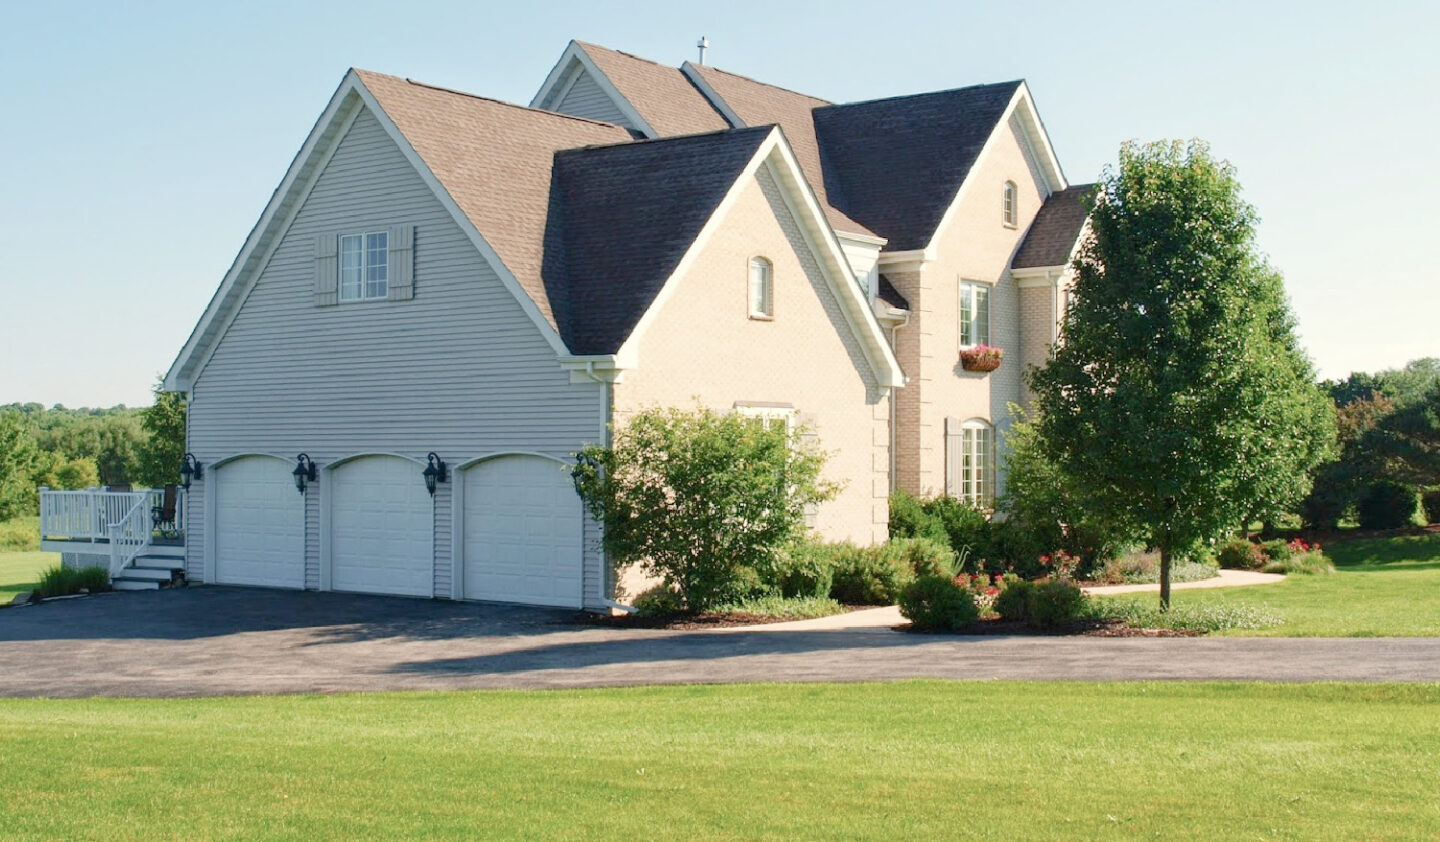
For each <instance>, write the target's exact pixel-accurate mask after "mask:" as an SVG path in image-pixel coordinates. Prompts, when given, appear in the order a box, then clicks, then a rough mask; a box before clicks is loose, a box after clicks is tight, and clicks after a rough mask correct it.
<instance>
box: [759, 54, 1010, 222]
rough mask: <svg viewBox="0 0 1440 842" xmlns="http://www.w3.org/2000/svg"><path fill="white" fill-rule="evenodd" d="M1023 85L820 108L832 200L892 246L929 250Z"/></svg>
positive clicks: (817, 123) (820, 134)
mask: <svg viewBox="0 0 1440 842" xmlns="http://www.w3.org/2000/svg"><path fill="white" fill-rule="evenodd" d="M1021 84H1023V83H1022V82H1019V81H1016V82H1002V83H999V84H993V85H975V86H973V87H969V88H959V89H956V90H951V91H936V92H934V93H928V94H918V95H915V96H902V97H893V98H890V99H878V100H871V101H869V102H857V103H852V104H849V105H831V106H826V107H821V108H816V109H815V112H814V121H815V132H816V136H817V137H818V139H819V146H820V149H821V155H822V159H823V161H824V165H825V176H826V188H827V193H828V195H829V198H830V201H831V202H833V203H835V204H836V205H837V206H838V207H839V208H840V209H841V210H842V211H844V212H845V213H847V214H849V216H850V217H851V218H853V219H856V220H859V221H860V222H861V223H863V224H864V225H866V226H867V227H869V228H870V229H871V230H873V231H875V232H876V233H877V234H879V235H880V236H882V237H885V238H886V239H887V240H888V241H889V242H888V243H887V245H886V249H888V250H891V251H908V250H910V249H921V248H925V247H926V246H927V245H929V244H930V239H931V237H933V236H934V235H935V230H936V229H937V228H938V227H939V225H940V220H941V218H942V217H943V216H944V215H945V211H946V210H947V209H948V208H949V207H950V205H951V204H952V203H953V202H954V201H955V196H956V194H957V193H958V192H959V190H960V185H961V184H963V183H964V181H965V177H966V176H967V175H968V174H969V172H970V168H971V166H973V165H974V163H975V160H976V158H978V157H979V155H980V150H981V149H982V148H983V147H984V146H985V141H986V140H988V139H989V138H990V135H991V133H992V132H993V131H994V130H995V126H996V124H997V123H998V122H999V121H1000V118H1001V117H1002V116H1004V114H1005V109H1006V108H1007V107H1008V106H1009V104H1010V101H1011V99H1013V98H1014V96H1015V92H1016V90H1018V89H1019V87H1020V85H1021ZM787 134H788V132H787Z"/></svg>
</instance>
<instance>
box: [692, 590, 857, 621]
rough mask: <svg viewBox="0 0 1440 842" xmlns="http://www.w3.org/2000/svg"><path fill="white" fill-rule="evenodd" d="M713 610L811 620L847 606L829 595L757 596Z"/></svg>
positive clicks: (841, 611)
mask: <svg viewBox="0 0 1440 842" xmlns="http://www.w3.org/2000/svg"><path fill="white" fill-rule="evenodd" d="M713 610H715V611H717V612H719V613H722V614H750V615H752V616H756V617H768V618H770V619H772V620H777V621H778V620H811V619H814V618H816V617H829V616H831V615H832V614H841V613H843V612H844V611H845V606H843V605H841V604H840V603H838V602H836V601H835V600H833V599H831V598H829V597H814V596H802V597H783V596H774V595H771V596H757V597H751V598H750V599H742V600H739V601H737V602H728V603H725V604H723V605H717V606H716V607H715V608H714V609H713Z"/></svg>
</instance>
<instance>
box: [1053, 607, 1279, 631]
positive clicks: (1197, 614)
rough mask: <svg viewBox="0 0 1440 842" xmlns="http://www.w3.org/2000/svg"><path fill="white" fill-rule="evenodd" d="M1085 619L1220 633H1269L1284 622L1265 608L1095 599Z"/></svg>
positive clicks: (1138, 626) (1083, 614)
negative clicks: (1234, 631) (1257, 631)
mask: <svg viewBox="0 0 1440 842" xmlns="http://www.w3.org/2000/svg"><path fill="white" fill-rule="evenodd" d="M1081 616H1082V617H1086V618H1089V619H1095V620H1120V621H1122V622H1124V623H1125V625H1127V626H1130V627H1131V628H1136V629H1175V630H1177V631H1196V632H1217V631H1226V630H1228V629H1266V628H1270V627H1272V626H1278V625H1280V623H1282V622H1284V621H1283V620H1282V619H1281V618H1280V617H1279V616H1277V615H1275V614H1272V613H1271V612H1269V611H1267V610H1265V609H1263V608H1255V607H1252V606H1249V605H1241V604H1227V603H1212V604H1205V603H1188V602H1181V603H1174V604H1172V605H1171V607H1170V609H1169V610H1168V611H1167V610H1164V609H1162V608H1160V607H1159V606H1158V605H1156V604H1155V603H1153V602H1150V601H1149V600H1146V601H1144V602H1141V601H1137V600H1133V599H1092V600H1090V601H1089V602H1087V603H1086V604H1085V607H1084V609H1083V610H1082V611H1081Z"/></svg>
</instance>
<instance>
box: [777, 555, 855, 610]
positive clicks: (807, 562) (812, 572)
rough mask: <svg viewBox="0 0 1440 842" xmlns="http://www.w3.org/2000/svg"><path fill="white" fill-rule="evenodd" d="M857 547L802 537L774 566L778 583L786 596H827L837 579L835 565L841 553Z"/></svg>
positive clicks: (781, 592) (781, 593)
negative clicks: (808, 539) (804, 539)
mask: <svg viewBox="0 0 1440 842" xmlns="http://www.w3.org/2000/svg"><path fill="white" fill-rule="evenodd" d="M854 549H855V548H854V547H846V545H843V544H825V543H821V542H818V541H802V542H800V543H798V544H796V545H794V546H792V547H790V548H789V549H787V550H786V551H785V552H784V553H783V554H782V555H781V556H780V559H779V561H778V563H777V565H776V570H775V582H774V585H775V587H777V588H779V590H780V595H781V596H783V597H786V598H801V597H818V598H826V599H828V598H829V596H830V586H831V584H832V583H833V582H834V579H835V567H836V565H837V563H838V560H839V559H840V558H841V556H842V555H843V554H844V553H846V552H849V551H853V550H854Z"/></svg>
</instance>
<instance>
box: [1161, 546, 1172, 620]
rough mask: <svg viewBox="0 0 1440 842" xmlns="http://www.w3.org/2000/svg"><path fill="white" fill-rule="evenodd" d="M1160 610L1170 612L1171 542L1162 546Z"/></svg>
mask: <svg viewBox="0 0 1440 842" xmlns="http://www.w3.org/2000/svg"><path fill="white" fill-rule="evenodd" d="M1160 610H1162V611H1169V610H1170V542H1169V541H1166V542H1165V543H1163V544H1161V545H1160Z"/></svg>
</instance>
